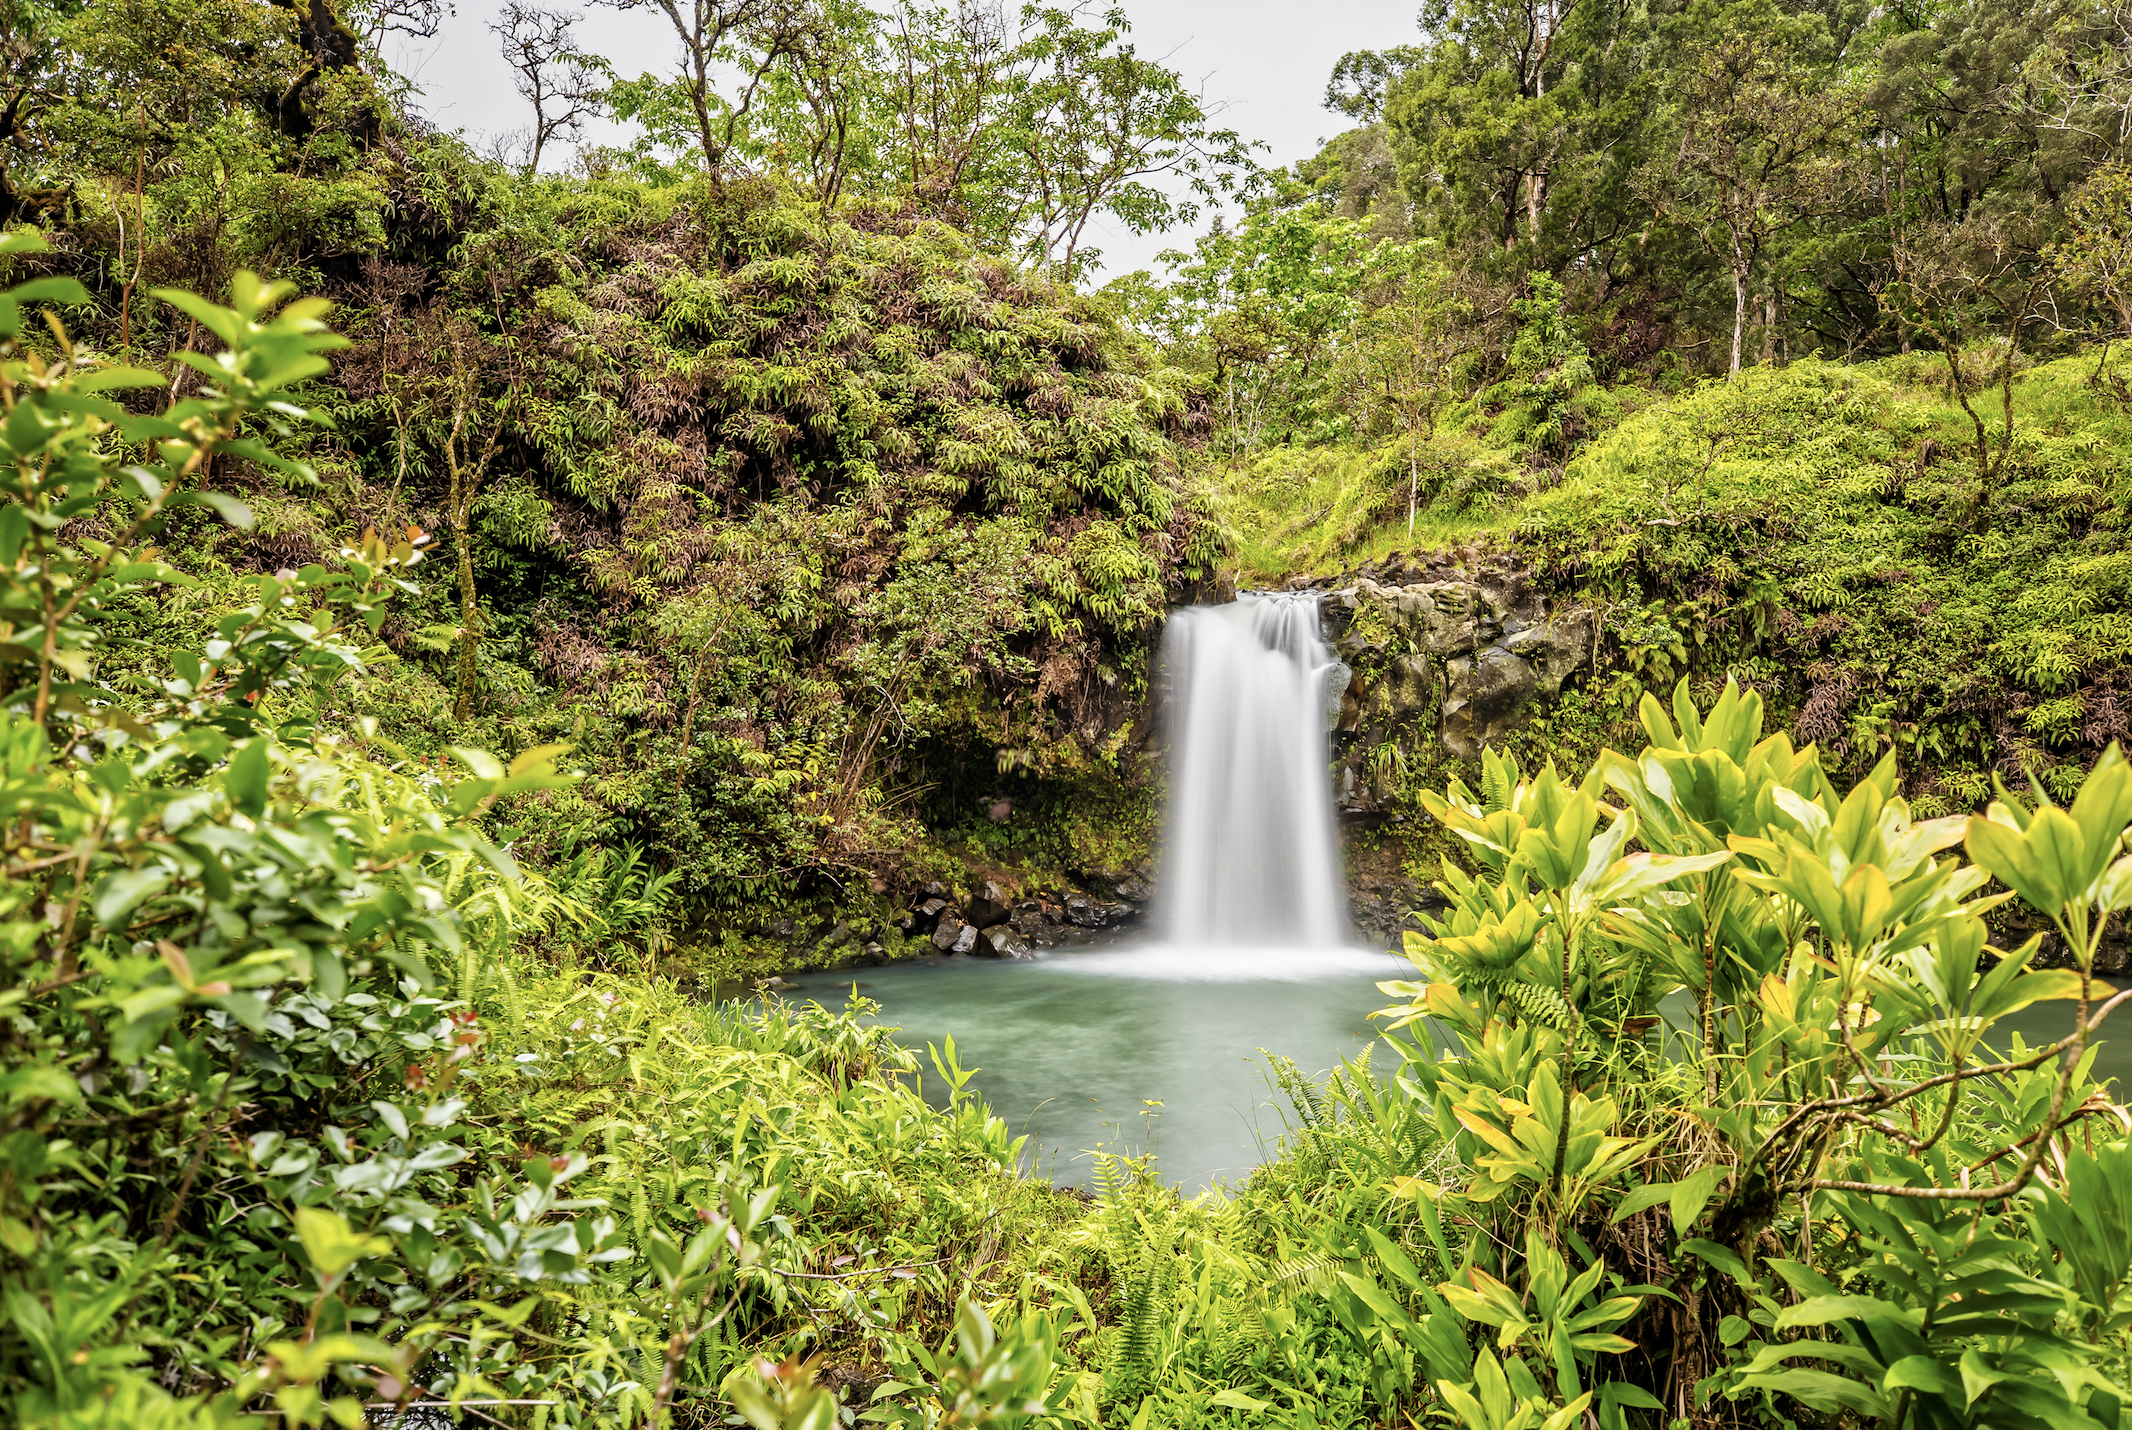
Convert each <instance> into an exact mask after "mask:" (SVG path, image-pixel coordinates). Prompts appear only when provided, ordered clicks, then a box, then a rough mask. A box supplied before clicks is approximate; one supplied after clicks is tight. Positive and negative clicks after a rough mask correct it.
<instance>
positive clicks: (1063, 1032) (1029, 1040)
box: [791, 947, 2132, 1191]
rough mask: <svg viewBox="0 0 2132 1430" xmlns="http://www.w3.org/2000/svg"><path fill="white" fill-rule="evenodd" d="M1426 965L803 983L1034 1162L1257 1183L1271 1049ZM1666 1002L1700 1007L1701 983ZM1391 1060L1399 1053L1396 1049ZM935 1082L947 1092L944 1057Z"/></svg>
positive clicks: (1322, 962)
mask: <svg viewBox="0 0 2132 1430" xmlns="http://www.w3.org/2000/svg"><path fill="white" fill-rule="evenodd" d="M1411 977H1413V968H1412V966H1411V965H1409V964H1408V963H1407V962H1406V960H1405V959H1403V958H1400V957H1398V956H1396V955H1393V954H1389V953H1369V952H1363V951H1359V950H1358V951H1341V952H1331V953H1328V952H1326V951H1324V950H1277V949H1264V950H1236V949H1208V950H1183V949H1170V948H1148V947H1142V948H1108V949H1096V950H1071V949H1062V950H1056V951H1053V952H1050V953H1046V954H1044V955H1041V956H1040V957H1038V958H1036V959H1035V960H1032V961H1027V962H1016V961H1012V960H992V959H970V958H955V959H941V960H926V961H924V962H921V963H915V964H901V965H897V966H894V967H889V968H872V969H863V970H859V971H857V972H856V973H844V974H809V975H804V976H801V977H799V978H796V979H793V980H792V981H791V983H792V986H791V992H792V993H793V994H794V995H796V996H799V997H804V998H818V999H820V1000H821V1001H822V1002H824V1003H828V1004H831V1005H832V1006H834V1005H837V1004H840V1003H841V1002H842V1001H843V999H844V996H845V995H846V993H847V992H848V991H849V990H850V988H851V986H852V984H853V983H854V982H856V983H857V985H858V988H859V991H860V992H861V993H863V994H864V995H865V996H867V997H868V998H871V999H873V1000H874V1001H875V1002H877V1003H879V1004H880V1005H881V1015H880V1016H881V1020H882V1021H883V1022H885V1023H888V1024H891V1025H893V1026H895V1027H896V1028H897V1029H898V1032H897V1034H896V1037H897V1039H898V1041H900V1042H902V1043H904V1044H905V1045H906V1046H909V1047H912V1048H914V1049H916V1050H917V1051H918V1052H919V1054H920V1057H921V1060H922V1059H923V1055H924V1051H925V1046H926V1044H927V1043H929V1042H930V1043H935V1044H939V1043H944V1042H945V1040H946V1039H947V1038H948V1037H949V1036H950V1035H952V1036H953V1037H954V1039H955V1046H956V1049H957V1052H958V1055H959V1056H960V1058H961V1061H962V1064H963V1066H964V1067H965V1068H970V1067H974V1068H977V1069H979V1072H978V1074H977V1077H976V1079H975V1081H974V1084H973V1085H974V1086H975V1087H976V1088H977V1090H978V1091H979V1092H981V1093H982V1094H983V1096H984V1098H985V1100H986V1101H987V1102H988V1103H989V1104H990V1105H991V1107H992V1110H993V1111H994V1112H996V1113H997V1114H999V1115H1000V1116H1001V1117H1003V1118H1005V1119H1006V1121H1007V1122H1008V1124H1009V1125H1011V1126H1012V1127H1013V1128H1014V1129H1015V1131H1016V1132H1017V1133H1026V1134H1027V1136H1028V1138H1029V1145H1028V1147H1027V1149H1025V1153H1024V1156H1025V1160H1026V1164H1027V1166H1028V1169H1029V1170H1030V1172H1031V1173H1032V1174H1033V1175H1036V1176H1041V1177H1045V1178H1047V1179H1048V1180H1050V1181H1053V1182H1057V1183H1060V1184H1062V1185H1067V1186H1088V1185H1090V1184H1091V1182H1092V1179H1093V1174H1094V1158H1093V1155H1092V1154H1093V1153H1094V1151H1095V1150H1096V1149H1098V1148H1102V1149H1108V1150H1112V1151H1123V1152H1127V1153H1131V1154H1133V1155H1140V1154H1143V1153H1145V1152H1149V1151H1152V1152H1154V1153H1155V1154H1156V1157H1157V1164H1156V1165H1157V1171H1158V1173H1159V1174H1160V1175H1161V1176H1162V1178H1163V1180H1165V1181H1167V1182H1170V1183H1173V1184H1175V1185H1178V1186H1181V1187H1183V1188H1184V1189H1186V1190H1187V1191H1196V1190H1200V1189H1202V1188H1205V1187H1207V1186H1209V1185H1212V1184H1214V1183H1217V1182H1222V1181H1241V1180H1242V1179H1243V1178H1244V1177H1245V1176H1247V1175H1248V1174H1249V1173H1250V1171H1251V1169H1252V1168H1253V1167H1255V1166H1257V1165H1258V1164H1259V1163H1260V1162H1262V1161H1264V1160H1265V1158H1266V1157H1267V1156H1268V1155H1270V1153H1271V1151H1272V1149H1273V1146H1274V1144H1275V1143H1276V1142H1277V1141H1278V1140H1279V1138H1280V1136H1281V1133H1282V1132H1283V1130H1284V1126H1285V1124H1284V1123H1283V1121H1282V1116H1281V1113H1282V1110H1283V1109H1284V1108H1285V1106H1286V1104H1285V1102H1284V1101H1283V1100H1282V1099H1281V1098H1280V1097H1279V1096H1278V1094H1277V1093H1275V1091H1274V1090H1273V1087H1272V1085H1271V1083H1270V1082H1269V1080H1268V1078H1267V1074H1266V1065H1265V1061H1264V1058H1263V1056H1262V1054H1261V1051H1260V1050H1261V1049H1263V1050H1265V1051H1266V1052H1270V1053H1274V1054H1277V1055H1281V1056H1285V1057H1289V1058H1293V1059H1294V1060H1295V1061H1296V1063H1297V1064H1298V1065H1299V1066H1300V1067H1301V1068H1302V1070H1303V1071H1304V1072H1306V1073H1310V1074H1314V1075H1315V1074H1322V1073H1324V1072H1326V1071H1327V1070H1329V1069H1331V1068H1332V1067H1333V1066H1334V1065H1335V1064H1337V1063H1338V1062H1339V1061H1340V1060H1341V1059H1343V1058H1351V1057H1354V1056H1355V1055H1356V1054H1358V1053H1360V1052H1361V1051H1362V1050H1363V1049H1364V1048H1366V1047H1368V1046H1369V1045H1370V1044H1371V1043H1373V1042H1375V1041H1376V1033H1375V1030H1374V1028H1373V1027H1372V1026H1371V1024H1370V1022H1369V1014H1370V1013H1372V1012H1374V1011H1375V1010H1377V1009H1378V1008H1381V1007H1383V1006H1384V1005H1385V1004H1386V1003H1387V1002H1388V1001H1390V1000H1388V999H1387V998H1386V997H1385V996H1384V995H1383V994H1382V993H1380V992H1378V991H1377V987H1376V985H1377V982H1378V980H1380V979H1387V978H1411ZM1674 1005H1677V1007H1676V1006H1674ZM2072 1007H2073V1005H2071V1004H2069V1003H2061V1004H2039V1005H2036V1006H2034V1007H2031V1008H2028V1009H2025V1010H2023V1011H2022V1012H2021V1013H2020V1014H2018V1015H2016V1016H2015V1017H2013V1018H2010V1019H2007V1020H2005V1021H2004V1022H2002V1023H2001V1024H2000V1025H1999V1031H1998V1034H1997V1036H1996V1037H1995V1038H1994V1042H1995V1043H1998V1044H1999V1045H2000V1046H2002V1047H2003V1046H2004V1045H2005V1038H2006V1034H2008V1033H2010V1032H2013V1031H2019V1032H2020V1033H2021V1035H2022V1036H2023V1037H2025V1038H2027V1039H2028V1040H2029V1042H2030V1044H2031V1045H2032V1046H2033V1045H2036V1044H2039V1043H2042V1042H2045V1041H2048V1040H2050V1039H2052V1038H2056V1037H2060V1036H2063V1034H2064V1032H2065V1031H2066V1028H2067V1026H2068V1024H2069V1023H2070V1021H2071V1018H2072ZM1665 1011H1666V1012H1667V1013H1668V1015H1669V1017H1670V1018H1672V1019H1673V1020H1674V1021H1676V1022H1679V1023H1685V1022H1687V1021H1688V1019H1689V1018H1690V1017H1692V1014H1690V1013H1689V1011H1688V1004H1687V1001H1686V998H1685V995H1676V997H1675V998H1674V999H1670V1000H1668V1006H1667V1008H1666V1010H1665ZM2119 1016H2123V1017H2124V1022H2123V1024H2122V1025H2119V1023H2118V1021H2117V1020H2118V1017H2119ZM2105 1031H2106V1032H2114V1033H2115V1034H2116V1035H2117V1036H2116V1037H2115V1038H2111V1039H2107V1040H2105V1042H2104V1043H2103V1046H2102V1048H2101V1051H2100V1053H2099V1055H2098V1057H2097V1059H2096V1065H2095V1075H2096V1076H2097V1077H2098V1078H2105V1077H2116V1078H2118V1079H2120V1081H2121V1082H2132V1014H2127V1015H2113V1017H2112V1021H2111V1024H2110V1025H2107V1026H2106V1028H2105ZM1375 1057H1376V1060H1377V1065H1378V1067H1379V1068H1380V1069H1383V1068H1386V1067H1389V1066H1391V1063H1390V1061H1389V1059H1390V1058H1391V1057H1392V1054H1391V1052H1390V1050H1389V1049H1388V1048H1387V1049H1380V1050H1379V1051H1378V1052H1377V1053H1376V1055H1375ZM926 1083H927V1091H928V1092H929V1093H931V1094H933V1095H934V1096H936V1097H937V1096H938V1095H939V1094H940V1091H941V1089H940V1083H939V1079H938V1078H937V1077H935V1076H933V1074H932V1071H931V1067H930V1065H928V1066H927V1069H926ZM2117 1096H2119V1097H2120V1098H2122V1097H2123V1096H2124V1093H2123V1091H2122V1089H2120V1090H2119V1091H2118V1093H2117Z"/></svg>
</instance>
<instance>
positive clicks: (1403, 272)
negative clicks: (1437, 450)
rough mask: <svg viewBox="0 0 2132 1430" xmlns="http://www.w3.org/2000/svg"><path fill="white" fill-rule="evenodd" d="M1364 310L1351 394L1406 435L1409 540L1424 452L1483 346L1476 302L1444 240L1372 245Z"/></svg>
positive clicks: (1350, 354) (1351, 338)
mask: <svg viewBox="0 0 2132 1430" xmlns="http://www.w3.org/2000/svg"><path fill="white" fill-rule="evenodd" d="M1363 294H1364V296H1363V303H1364V308H1363V313H1362V316H1361V317H1360V318H1359V319H1358V320H1357V321H1356V323H1355V325H1354V328H1353V330H1352V331H1351V333H1350V334H1349V335H1348V339H1347V349H1346V354H1347V363H1348V366H1349V369H1350V372H1351V374H1352V379H1351V380H1352V382H1353V393H1352V399H1353V400H1354V401H1355V402H1356V404H1357V406H1358V407H1360V408H1361V409H1362V410H1363V411H1365V412H1370V411H1375V412H1377V413H1381V414H1383V416H1384V417H1386V418H1388V419H1389V420H1390V421H1391V422H1392V423H1393V425H1395V426H1396V427H1397V428H1398V430H1399V431H1400V432H1401V433H1402V434H1403V435H1404V436H1405V437H1406V440H1407V539H1408V540H1410V541H1411V540H1412V539H1413V537H1414V518H1415V514H1416V512H1417V510H1418V509H1419V507H1420V501H1421V453H1422V449H1423V448H1424V447H1425V446H1427V445H1428V443H1429V441H1430V439H1431V438H1433V437H1434V436H1435V435H1436V419H1437V417H1438V416H1439V415H1440V414H1441V413H1442V411H1443V409H1444V407H1445V405H1446V404H1447V403H1449V402H1450V401H1451V400H1452V399H1453V398H1454V397H1455V396H1456V395H1457V394H1458V392H1459V391H1460V388H1461V386H1462V383H1461V378H1462V377H1463V375H1464V369H1465V368H1466V367H1467V366H1468V365H1469V363H1470V361H1471V359H1472V358H1473V357H1474V356H1475V355H1476V353H1477V352H1478V350H1479V348H1480V346H1481V334H1480V333H1479V331H1478V330H1477V329H1476V328H1475V327H1474V326H1473V323H1472V321H1471V320H1472V317H1473V308H1472V304H1471V303H1470V302H1469V301H1468V300H1467V299H1466V297H1465V296H1464V295H1463V294H1462V293H1461V292H1460V291H1459V286H1458V282H1457V278H1456V276H1455V275H1454V274H1453V273H1452V272H1451V270H1450V268H1449V266H1448V265H1447V264H1446V263H1445V261H1444V257H1443V249H1442V246H1441V245H1440V244H1437V243H1435V242H1432V241H1430V240H1427V239H1424V240H1422V241H1421V242H1419V243H1410V244H1396V245H1395V244H1384V245H1380V246H1379V247H1378V248H1376V249H1374V250H1372V251H1371V253H1370V255H1369V261H1368V266H1367V269H1366V276H1365V277H1364V279H1363Z"/></svg>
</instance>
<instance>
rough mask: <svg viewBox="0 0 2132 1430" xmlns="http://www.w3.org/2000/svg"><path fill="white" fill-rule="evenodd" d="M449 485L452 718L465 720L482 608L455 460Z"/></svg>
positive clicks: (468, 498) (470, 709)
mask: <svg viewBox="0 0 2132 1430" xmlns="http://www.w3.org/2000/svg"><path fill="white" fill-rule="evenodd" d="M451 467H452V488H451V501H450V510H449V512H448V515H449V517H450V519H451V524H452V545H453V546H454V547H456V548H457V549H458V552H459V684H458V689H457V691H456V692H455V693H454V694H453V697H452V720H453V721H454V723H457V724H461V725H463V724H465V723H466V722H467V721H468V720H470V719H472V718H473V715H474V666H475V655H476V653H477V651H478V650H479V648H480V646H481V611H480V607H479V606H478V605H477V604H476V603H475V600H474V552H473V544H472V538H471V537H470V536H469V534H468V530H467V528H468V527H469V525H470V524H471V523H469V522H468V520H467V514H468V511H467V509H468V508H469V507H471V506H472V505H473V495H474V494H473V492H472V491H470V490H468V485H469V484H468V483H467V481H466V478H465V474H464V473H463V472H462V471H461V470H460V467H459V463H458V462H457V461H456V460H454V461H453V462H452V464H451Z"/></svg>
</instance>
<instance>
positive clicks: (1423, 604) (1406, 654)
mask: <svg viewBox="0 0 2132 1430" xmlns="http://www.w3.org/2000/svg"><path fill="white" fill-rule="evenodd" d="M1319 609H1320V615H1321V618H1322V620H1323V622H1324V629H1325V634H1326V636H1327V638H1328V639H1329V640H1330V641H1331V642H1332V644H1333V647H1334V649H1335V650H1336V651H1337V652H1338V655H1339V658H1340V661H1341V663H1342V665H1343V666H1344V667H1346V668H1348V669H1349V672H1350V678H1349V680H1348V682H1347V684H1346V686H1345V689H1344V690H1343V691H1342V692H1341V693H1340V696H1339V706H1338V713H1337V715H1336V716H1335V717H1334V719H1333V728H1334V731H1335V733H1336V736H1337V737H1338V739H1339V741H1340V745H1339V747H1338V752H1339V756H1340V761H1341V765H1342V769H1341V772H1340V773H1339V775H1337V776H1336V781H1337V783H1336V788H1337V789H1338V790H1339V802H1340V805H1341V807H1342V808H1343V809H1345V810H1347V811H1348V812H1350V813H1366V812H1369V811H1372V810H1374V809H1376V808H1378V792H1377V790H1376V788H1375V781H1376V776H1375V775H1374V774H1373V771H1372V762H1373V761H1381V756H1380V755H1379V754H1378V752H1379V751H1380V750H1381V748H1382V747H1383V746H1385V745H1387V744H1390V745H1393V746H1395V747H1400V748H1403V749H1404V750H1406V751H1407V752H1408V754H1409V756H1410V757H1413V756H1419V755H1420V754H1421V753H1422V751H1421V748H1420V747H1422V746H1424V745H1426V744H1428V743H1429V742H1431V741H1432V740H1437V741H1441V743H1442V745H1443V748H1444V749H1445V750H1446V751H1448V752H1449V753H1450V754H1452V755H1455V756H1457V757H1459V758H1461V759H1475V758H1478V757H1479V755H1480V752H1481V750H1482V748H1483V747H1484V746H1487V745H1490V744H1493V743H1497V742H1499V741H1501V740H1502V739H1503V737H1504V736H1506V735H1507V734H1509V733H1510V732H1511V731H1512V730H1515V729H1516V728H1518V726H1519V725H1521V724H1522V723H1523V722H1524V721H1526V720H1527V719H1529V718H1531V716H1532V714H1533V712H1534V711H1535V710H1536V709H1537V708H1538V707H1539V706H1541V705H1542V704H1544V703H1545V702H1546V701H1549V700H1552V699H1554V698H1555V697H1556V696H1557V695H1559V694H1560V693H1561V690H1562V686H1563V683H1564V682H1565V681H1566V680H1568V679H1569V678H1570V676H1571V675H1573V674H1574V673H1575V672H1576V671H1577V670H1579V669H1580V668H1583V667H1585V666H1587V665H1588V664H1589V662H1590V660H1591V653H1592V645H1593V642H1594V640H1595V639H1596V637H1597V634H1598V618H1597V616H1596V615H1595V613H1593V612H1592V611H1590V610H1587V609H1584V608H1581V607H1578V608H1571V609H1568V610H1561V611H1557V610H1554V609H1553V608H1551V607H1550V605H1549V603H1548V600H1547V597H1546V596H1545V595H1544V594H1542V593H1541V592H1538V591H1535V590H1534V589H1532V585H1531V580H1530V573H1529V572H1526V571H1524V570H1522V569H1519V568H1517V567H1515V566H1506V565H1500V564H1499V565H1494V566H1490V565H1487V564H1486V563H1485V562H1482V563H1478V564H1477V567H1476V569H1472V570H1468V569H1464V568H1461V567H1455V566H1451V565H1448V564H1430V565H1417V564H1415V563H1414V562H1410V561H1408V560H1406V559H1405V558H1397V557H1395V558H1390V559H1387V560H1386V561H1385V562H1384V563H1382V565H1380V566H1373V567H1371V568H1369V569H1368V570H1366V571H1365V572H1364V573H1362V574H1359V575H1358V576H1356V578H1355V579H1354V580H1353V582H1352V584H1349V585H1344V586H1340V587H1338V588H1336V589H1332V590H1328V591H1326V592H1325V594H1324V595H1323V596H1322V597H1321V598H1320V608H1319ZM1336 683H1337V680H1334V681H1328V685H1327V693H1328V697H1330V696H1331V695H1332V692H1333V686H1334V685H1335V684H1336ZM1328 706H1330V699H1329V700H1328ZM1380 768H1381V764H1380Z"/></svg>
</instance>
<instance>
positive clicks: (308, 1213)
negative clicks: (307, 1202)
mask: <svg viewBox="0 0 2132 1430" xmlns="http://www.w3.org/2000/svg"><path fill="white" fill-rule="evenodd" d="M296 1239H297V1240H298V1241H300V1242H301V1243H303V1249H304V1259H305V1260H306V1261H309V1262H310V1263H311V1269H312V1270H313V1271H314V1272H316V1273H317V1274H318V1283H319V1285H320V1286H322V1287H331V1286H333V1285H334V1284H335V1283H337V1282H338V1281H339V1280H340V1279H341V1277H342V1276H343V1275H345V1274H346V1273H347V1270H348V1268H349V1267H351V1266H353V1265H355V1263H356V1262H358V1261H361V1260H362V1259H363V1258H364V1257H366V1256H383V1255H384V1254H385V1253H386V1252H388V1251H390V1250H392V1243H391V1242H389V1241H387V1240H386V1239H385V1238H384V1237H382V1236H361V1235H358V1234H357V1233H356V1232H354V1231H353V1230H351V1229H350V1228H349V1226H348V1220H347V1218H345V1217H343V1216H342V1215H341V1214H340V1213H339V1212H336V1211H329V1210H327V1209H326V1208H324V1207H298V1208H297V1209H296Z"/></svg>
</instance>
